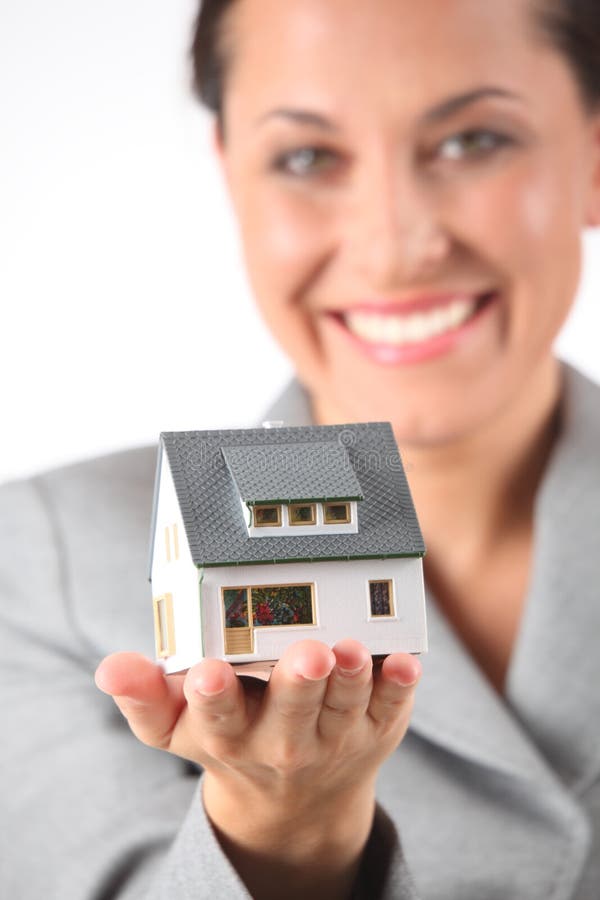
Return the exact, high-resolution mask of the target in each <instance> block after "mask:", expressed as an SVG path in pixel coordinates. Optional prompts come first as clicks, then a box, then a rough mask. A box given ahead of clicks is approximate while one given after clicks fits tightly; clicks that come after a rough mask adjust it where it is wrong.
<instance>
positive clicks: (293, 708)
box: [96, 640, 420, 897]
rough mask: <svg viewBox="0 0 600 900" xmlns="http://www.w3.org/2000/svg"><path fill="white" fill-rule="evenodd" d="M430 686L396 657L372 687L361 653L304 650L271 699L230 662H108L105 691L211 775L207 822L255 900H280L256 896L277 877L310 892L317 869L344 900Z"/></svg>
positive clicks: (165, 745) (311, 644) (130, 658)
mask: <svg viewBox="0 0 600 900" xmlns="http://www.w3.org/2000/svg"><path fill="white" fill-rule="evenodd" d="M419 674H420V663H419V662H418V660H417V659H415V658H414V657H412V656H409V655H407V654H394V655H392V656H388V657H387V658H386V659H385V661H384V663H383V665H382V666H381V667H378V668H377V670H376V671H375V673H373V667H372V662H371V657H370V655H369V653H368V651H367V650H366V648H365V647H363V646H362V645H361V644H359V643H357V642H356V641H353V640H344V641H341V642H339V643H338V644H336V646H335V647H334V648H333V650H330V649H329V648H328V647H327V646H326V645H325V644H321V643H319V642H316V641H301V642H299V643H297V644H295V645H293V646H292V647H290V648H289V649H288V650H287V651H286V653H285V654H284V655H283V656H282V658H281V660H280V661H279V662H278V663H277V665H276V666H275V668H274V670H273V673H272V676H271V680H270V681H269V683H268V685H267V686H266V687H264V686H263V685H262V684H259V683H258V682H257V681H256V680H254V679H246V678H238V677H237V676H236V675H235V672H234V671H233V669H232V668H231V666H230V665H229V664H228V663H226V662H223V661H221V660H215V659H206V660H203V661H202V662H200V663H198V665H196V666H194V667H193V668H192V669H190V670H189V672H188V673H187V674H186V675H170V676H168V677H165V676H164V674H163V672H162V670H161V669H160V668H159V667H158V666H156V665H155V664H154V663H152V662H150V661H149V660H147V659H145V658H143V657H141V656H138V655H136V654H129V653H119V654H114V655H113V656H109V657H107V658H106V659H105V660H104V661H103V662H102V663H101V664H100V666H99V668H98V670H97V673H96V683H97V684H98V687H99V688H100V689H101V690H103V691H106V692H107V693H109V694H111V695H112V696H113V697H114V699H115V701H116V703H117V705H118V706H119V708H120V709H121V711H122V713H123V714H124V715H125V717H126V718H127V720H128V722H129V725H130V727H131V729H132V731H133V732H134V734H135V735H136V736H137V737H138V738H139V739H140V740H141V741H143V742H144V743H146V744H149V745H150V746H152V747H158V748H161V749H164V750H168V751H169V752H171V753H175V754H177V755H178V756H181V757H183V758H185V759H189V760H193V761H194V762H197V763H199V764H200V765H201V766H202V767H203V768H204V769H205V771H206V775H205V782H204V802H205V805H206V809H207V813H208V815H209V817H210V818H211V820H212V822H213V824H214V826H215V827H216V829H217V832H218V834H219V837H220V839H221V841H222V843H223V845H224V848H225V850H226V852H227V853H228V855H229V857H230V859H231V860H232V862H233V864H234V865H235V866H236V868H238V871H239V872H240V874H241V875H242V877H243V878H244V880H245V881H246V883H247V884H248V885H249V886H252V888H253V891H252V892H253V894H254V896H259V897H267V896H270V895H269V893H268V884H266V883H265V884H263V885H262V886H261V885H260V884H257V883H256V882H257V879H258V881H260V879H261V877H262V878H263V879H264V878H265V874H264V873H265V871H266V870H265V864H267V865H268V872H269V873H270V876H271V877H270V882H271V883H273V880H274V875H275V873H276V871H277V868H278V867H279V870H280V871H281V873H282V875H285V873H286V872H287V875H285V877H286V878H289V873H290V871H293V872H294V879H295V882H296V884H297V885H298V887H299V890H301V891H306V890H308V885H307V883H306V882H305V881H303V880H302V877H301V876H300V874H299V873H303V874H304V875H306V864H307V861H310V867H311V872H310V873H309V875H310V876H312V877H314V878H318V879H319V880H318V883H319V885H321V886H323V885H325V883H327V885H328V886H327V891H329V893H328V896H329V897H334V896H337V895H338V891H337V890H336V889H335V887H334V885H336V886H338V887H339V886H340V885H341V884H342V882H343V884H344V885H345V887H344V889H343V890H345V889H346V888H347V887H348V878H349V877H353V873H355V871H356V866H357V864H358V860H359V859H360V854H361V853H362V849H363V847H364V844H365V842H366V840H367V837H368V834H369V830H370V827H371V821H372V815H373V808H374V784H375V778H376V775H377V771H378V768H379V766H380V765H381V763H382V762H383V760H384V759H385V758H386V757H387V756H388V755H389V754H390V753H391V752H392V751H393V750H394V749H395V747H396V746H397V745H398V743H399V742H400V741H401V740H402V738H403V736H404V734H405V732H406V729H407V727H408V722H409V717H410V711H411V709H412V702H413V695H414V685H415V684H416V682H417V680H418V678H419ZM249 811H251V813H250V812H249ZM265 848H267V850H266V851H265ZM261 873H262V874H261ZM340 878H341V881H340ZM332 879H333V880H332ZM344 879H345V880H344ZM350 883H351V882H350ZM332 891H333V892H332ZM301 895H302V894H301V893H299V894H298V896H301ZM323 895H324V896H325V893H324V894H323ZM344 895H345V894H344V893H343V891H342V893H339V896H344ZM273 896H276V894H274V895H273ZM288 896H290V897H292V896H294V895H293V894H290V893H289V892H288ZM314 896H317V895H314Z"/></svg>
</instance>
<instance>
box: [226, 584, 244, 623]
mask: <svg viewBox="0 0 600 900" xmlns="http://www.w3.org/2000/svg"><path fill="white" fill-rule="evenodd" d="M223 606H224V608H225V627H226V628H247V627H248V589H247V588H225V589H224V590H223Z"/></svg>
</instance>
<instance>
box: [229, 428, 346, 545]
mask: <svg viewBox="0 0 600 900" xmlns="http://www.w3.org/2000/svg"><path fill="white" fill-rule="evenodd" d="M222 452H223V456H224V458H225V461H226V463H227V467H228V469H229V471H230V473H231V476H232V478H233V481H234V483H235V486H236V488H237V492H238V495H239V498H240V503H241V506H242V510H243V514H244V521H245V524H246V528H247V530H248V534H249V536H250V537H284V536H295V537H300V536H301V535H315V536H316V535H323V534H356V532H357V531H358V515H357V508H358V507H357V504H358V502H360V501H361V500H362V499H363V493H362V490H361V487H360V484H359V482H358V479H357V477H356V474H355V472H354V469H353V468H352V464H351V461H350V458H349V456H348V452H347V450H346V449H345V447H343V446H341V445H340V444H339V443H335V442H333V441H321V442H310V443H296V444H289V445H283V444H261V445H250V446H244V447H223V448H222Z"/></svg>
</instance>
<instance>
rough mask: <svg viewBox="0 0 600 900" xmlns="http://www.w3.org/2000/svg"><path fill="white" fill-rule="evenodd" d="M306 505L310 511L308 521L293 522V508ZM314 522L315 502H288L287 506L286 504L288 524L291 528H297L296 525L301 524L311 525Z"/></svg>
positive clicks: (315, 522) (300, 507)
mask: <svg viewBox="0 0 600 900" xmlns="http://www.w3.org/2000/svg"><path fill="white" fill-rule="evenodd" d="M307 507H308V508H309V509H310V510H311V511H312V518H311V519H310V521H308V522H307V521H303V522H294V521H293V520H292V511H293V510H294V509H306V508H307ZM316 524H317V504H316V503H290V504H289V506H288V525H289V526H290V527H291V528H298V526H302V525H307V526H311V525H316Z"/></svg>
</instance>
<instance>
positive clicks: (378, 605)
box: [369, 580, 394, 617]
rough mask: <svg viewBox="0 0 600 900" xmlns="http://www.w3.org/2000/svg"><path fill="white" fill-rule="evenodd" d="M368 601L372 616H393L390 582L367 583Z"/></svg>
mask: <svg viewBox="0 0 600 900" xmlns="http://www.w3.org/2000/svg"><path fill="white" fill-rule="evenodd" d="M369 601H370V605H371V615H372V616H375V617H379V616H393V615H394V598H393V591H392V582H391V580H386V581H369Z"/></svg>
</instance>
